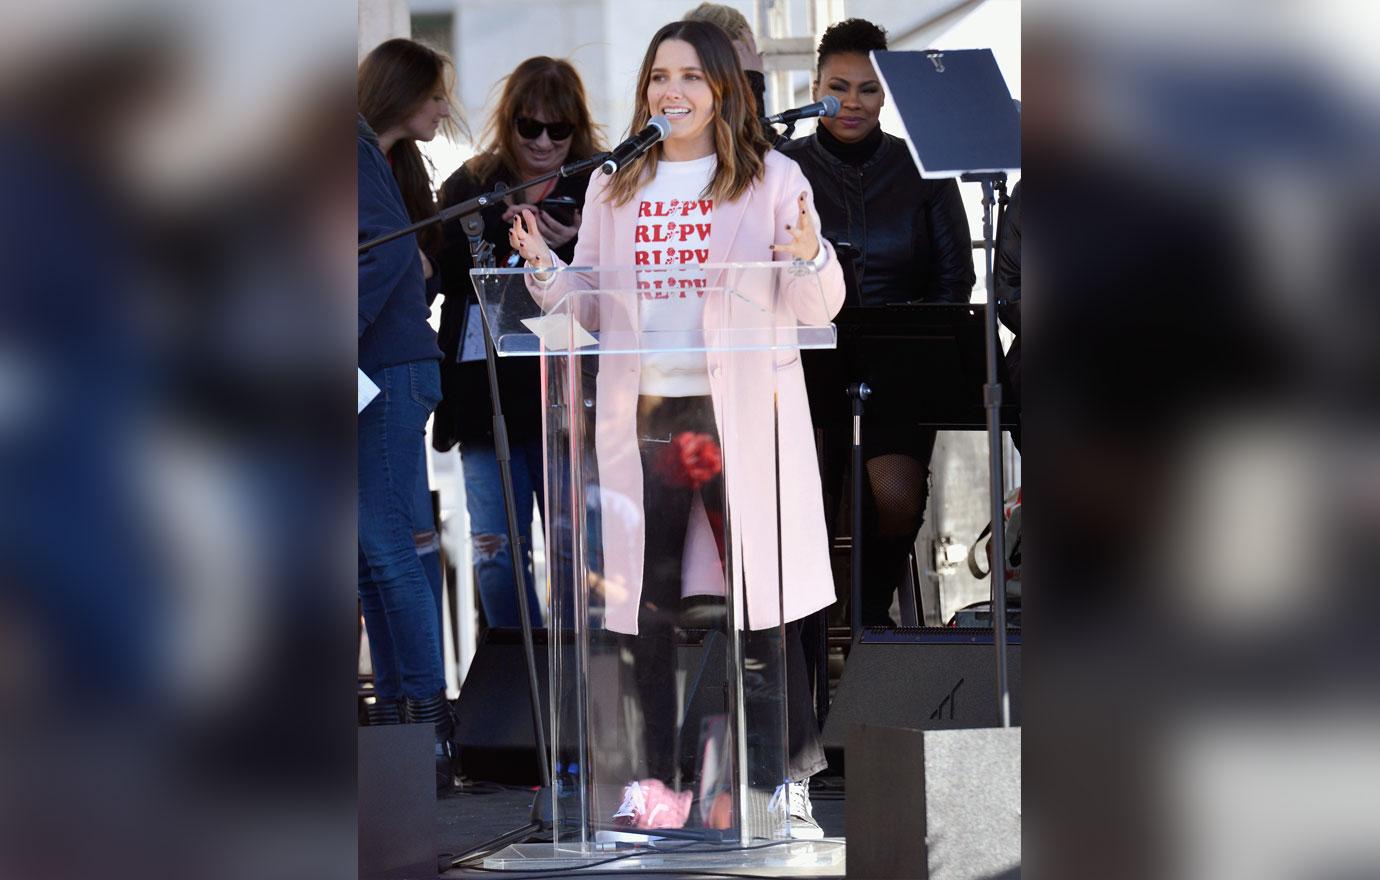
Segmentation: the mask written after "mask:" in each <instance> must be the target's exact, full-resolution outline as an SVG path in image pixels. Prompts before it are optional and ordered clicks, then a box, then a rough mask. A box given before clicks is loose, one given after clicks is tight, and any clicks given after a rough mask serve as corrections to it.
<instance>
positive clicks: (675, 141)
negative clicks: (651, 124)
mask: <svg viewBox="0 0 1380 880" xmlns="http://www.w3.org/2000/svg"><path fill="white" fill-rule="evenodd" d="M647 109H648V110H649V111H650V112H651V115H653V116H656V115H657V114H661V115H664V116H665V117H666V118H667V119H669V120H670V121H671V134H670V136H669V137H667V138H666V140H665V141H664V142H663V143H662V150H663V155H664V156H665V157H666V158H667V159H669V160H670V161H672V162H677V161H685V160H688V159H699V158H703V157H704V156H708V155H709V154H711V153H713V152H714V129H713V123H714V114H715V112H716V111H717V108H716V107H715V104H714V91H713V89H712V88H711V87H710V85H709V80H708V78H707V77H706V76H705V73H704V69H703V68H702V67H701V65H700V56H699V54H698V53H697V52H696V51H695V47H694V46H692V45H690V44H689V43H687V42H685V41H684V40H676V39H668V40H663V41H662V42H661V45H660V46H658V47H657V50H656V57H655V59H654V60H653V61H652V70H651V75H650V77H649V78H648V80H647Z"/></svg>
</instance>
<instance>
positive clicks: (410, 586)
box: [358, 360, 445, 699]
mask: <svg viewBox="0 0 1380 880" xmlns="http://www.w3.org/2000/svg"><path fill="white" fill-rule="evenodd" d="M369 378H370V379H372V380H373V381H374V384H376V385H378V386H379V395H378V397H376V398H375V399H374V401H373V402H372V403H370V404H369V405H368V406H367V407H365V408H364V412H362V413H360V414H359V417H358V433H359V446H358V452H359V467H358V470H359V599H360V605H361V608H362V610H363V612H364V625H365V628H366V629H367V630H368V632H369V651H370V655H371V656H372V658H373V664H374V687H375V691H376V693H377V694H378V696H379V698H380V699H396V698H398V697H400V696H404V697H411V698H413V699H427V698H429V697H434V696H436V694H438V693H439V692H440V691H441V689H442V688H443V687H445V675H444V672H443V670H442V667H441V621H440V618H439V616H438V615H437V613H436V603H435V598H434V596H433V594H432V589H431V584H430V582H429V580H428V578H427V574H426V571H425V569H424V566H423V563H422V559H421V557H420V556H418V555H417V545H416V543H415V542H414V540H413V532H414V524H415V521H416V505H417V497H418V496H417V481H418V480H425V478H426V471H425V469H424V468H422V467H421V465H422V463H423V458H422V456H421V455H420V450H421V449H422V444H423V442H424V438H425V429H426V421H427V418H428V417H429V416H430V415H431V411H432V410H433V409H435V407H436V404H437V403H438V402H439V401H440V399H441V373H440V368H439V366H438V365H437V363H436V361H431V360H427V361H413V362H411V363H406V364H399V365H397V366H393V367H384V368H383V369H381V370H379V371H378V372H377V373H376V374H375V375H372V376H370V377H369Z"/></svg>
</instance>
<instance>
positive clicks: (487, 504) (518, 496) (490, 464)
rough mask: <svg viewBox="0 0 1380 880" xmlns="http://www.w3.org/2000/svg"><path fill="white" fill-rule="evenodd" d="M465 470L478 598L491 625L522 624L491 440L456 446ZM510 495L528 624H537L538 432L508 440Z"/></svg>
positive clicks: (540, 475)
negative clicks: (513, 503)
mask: <svg viewBox="0 0 1380 880" xmlns="http://www.w3.org/2000/svg"><path fill="white" fill-rule="evenodd" d="M460 462H461V464H462V465H463V466H464V470H465V506H466V508H467V509H468V510H469V514H470V546H471V548H472V549H473V553H474V570H475V575H476V577H477V578H478V579H479V601H480V602H481V603H482V604H483V606H484V619H485V620H486V621H487V622H488V624H489V626H521V625H522V617H521V615H520V614H519V613H518V602H517V590H516V589H515V588H514V586H513V557H512V553H511V552H510V548H509V546H508V519H507V512H506V510H507V509H506V508H505V506H504V504H503V483H502V480H501V478H500V474H499V469H498V458H497V456H496V455H495V453H494V447H493V443H492V442H491V441H478V442H471V441H466V442H465V443H463V444H462V445H461V447H460ZM512 469H513V497H514V499H515V500H516V501H517V522H518V535H519V539H520V540H521V541H522V545H523V546H522V554H523V555H522V561H523V565H524V566H525V572H524V574H525V575H526V579H527V610H528V618H529V619H530V620H531V621H532V626H541V607H540V606H539V605H538V604H537V591H536V584H535V583H533V580H532V503H533V499H534V498H535V499H536V503H537V504H538V505H541V504H542V450H541V438H537V439H535V440H529V441H527V442H525V443H514V444H512Z"/></svg>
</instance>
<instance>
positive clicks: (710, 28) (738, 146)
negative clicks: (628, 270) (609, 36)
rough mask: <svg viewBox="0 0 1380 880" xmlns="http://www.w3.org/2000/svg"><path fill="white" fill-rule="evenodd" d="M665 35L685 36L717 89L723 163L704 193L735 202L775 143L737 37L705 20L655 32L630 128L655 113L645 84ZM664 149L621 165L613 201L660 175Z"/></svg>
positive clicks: (624, 199)
mask: <svg viewBox="0 0 1380 880" xmlns="http://www.w3.org/2000/svg"><path fill="white" fill-rule="evenodd" d="M667 40H684V41H685V42H687V43H689V44H690V45H691V46H693V47H694V49H695V54H697V55H699V57H700V66H701V67H702V68H703V69H704V75H705V79H706V80H707V81H708V82H709V88H710V90H711V91H712V92H713V95H714V106H715V109H716V111H717V112H716V113H715V115H714V122H713V126H714V153H715V154H716V155H717V156H718V158H719V166H718V168H717V169H715V171H714V179H713V180H711V181H710V182H709V189H708V191H707V193H706V194H707V195H709V196H711V197H713V198H714V199H716V200H718V201H721V202H726V201H727V202H731V201H733V200H734V199H736V198H738V196H740V195H742V194H743V193H745V192H747V189H748V187H749V186H751V185H752V182H753V181H754V180H756V179H757V178H759V177H761V176H762V169H763V168H765V167H766V163H765V162H764V161H763V159H762V157H763V156H765V155H766V154H767V150H769V149H771V144H770V143H768V141H767V138H766V135H764V134H763V133H762V126H761V124H760V123H759V122H758V121H757V103H756V100H755V99H754V98H753V97H752V88H751V87H750V86H749V85H748V81H747V77H746V76H745V75H744V74H743V68H742V66H741V65H740V64H739V63H738V53H737V52H735V51H734V50H733V43H732V41H730V40H729V38H728V34H726V33H724V30H723V28H721V27H719V26H718V25H715V24H710V23H709V22H706V21H673V22H671V23H670V24H668V25H666V26H665V27H663V28H662V29H661V30H659V31H657V32H656V34H655V35H654V36H653V37H652V42H651V45H649V46H648V47H647V54H646V55H645V56H644V57H643V59H642V69H641V70H640V71H639V72H638V74H637V95H636V97H635V98H634V106H633V119H632V127H631V128H630V131H641V130H642V128H643V127H644V126H645V125H646V124H647V121H648V120H649V119H651V118H652V114H651V110H650V108H649V107H648V106H647V84H648V83H649V82H650V81H651V78H652V65H653V64H654V63H655V62H656V50H657V49H659V48H660V47H661V44H662V43H664V42H665V41H667ZM661 149H662V148H661V145H660V144H657V145H656V146H655V147H653V148H652V149H650V150H648V151H647V152H645V153H643V154H642V155H641V156H640V157H638V158H637V159H634V160H633V161H631V162H629V163H627V164H626V165H624V166H623V167H622V168H620V169H618V171H617V172H616V173H615V174H614V175H613V179H612V180H611V181H610V183H609V190H608V192H609V197H610V199H612V201H613V204H615V205H626V204H627V203H628V202H629V201H631V200H632V197H633V196H634V195H636V193H637V190H638V188H639V187H640V186H642V184H643V183H644V182H645V181H647V180H650V179H651V178H652V177H653V176H655V175H656V164H657V162H658V161H659V159H660V158H661Z"/></svg>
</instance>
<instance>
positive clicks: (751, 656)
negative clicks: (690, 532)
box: [627, 397, 825, 785]
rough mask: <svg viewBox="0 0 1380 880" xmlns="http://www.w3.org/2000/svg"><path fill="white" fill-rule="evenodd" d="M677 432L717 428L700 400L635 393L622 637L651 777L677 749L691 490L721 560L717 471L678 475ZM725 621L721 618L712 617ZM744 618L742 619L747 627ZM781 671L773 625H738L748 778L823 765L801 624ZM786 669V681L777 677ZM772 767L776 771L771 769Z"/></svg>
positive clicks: (706, 401) (788, 639)
mask: <svg viewBox="0 0 1380 880" xmlns="http://www.w3.org/2000/svg"><path fill="white" fill-rule="evenodd" d="M684 432H691V433H692V434H699V435H706V436H707V437H709V438H711V439H712V440H713V443H714V444H715V445H716V446H717V445H718V442H719V432H718V427H717V425H716V424H715V422H714V410H713V406H712V403H711V400H710V398H708V397H664V398H661V397H643V398H641V399H640V400H639V405H638V411H637V436H638V444H639V447H640V452H641V455H642V485H643V503H644V526H645V527H644V532H645V536H646V538H645V552H644V567H643V575H642V604H641V607H640V608H639V610H638V619H637V624H638V635H637V636H635V637H628V638H627V647H628V648H629V650H630V652H631V654H632V656H633V661H634V665H635V672H634V675H635V679H636V682H637V691H638V696H639V698H640V700H641V706H642V715H643V725H644V726H643V730H644V737H645V746H646V752H647V760H648V768H647V769H648V773H647V775H648V776H649V777H653V778H657V779H661V780H662V781H663V782H667V783H670V782H672V781H673V779H674V776H675V770H676V763H677V760H678V756H677V755H676V750H675V742H676V715H677V711H676V709H677V707H676V687H675V684H676V682H675V670H676V665H675V630H676V626H677V623H678V621H679V619H680V613H681V609H682V600H681V559H682V556H683V555H684V551H685V535H686V529H687V526H688V525H689V521H690V507H691V504H692V502H693V501H694V493H695V492H696V491H698V492H699V493H700V497H701V498H702V500H703V503H704V508H705V513H706V514H707V515H708V517H709V520H710V523H711V525H712V526H713V527H714V533H715V538H716V539H717V542H718V545H719V561H720V563H722V562H723V559H724V543H723V541H724V530H723V527H722V525H723V517H724V483H723V474H722V473H718V474H717V475H715V476H713V477H712V478H710V479H708V480H707V481H706V482H704V483H703V484H701V485H700V486H699V487H698V489H696V488H694V487H693V486H692V485H689V484H687V483H686V482H685V480H684V474H683V472H682V470H681V469H680V468H679V467H678V466H677V462H678V460H679V456H678V453H677V452H676V451H675V450H676V449H677V448H678V447H676V445H675V440H676V438H677V437H678V436H679V435H681V434H683V433H684ZM717 620H718V621H719V626H721V627H722V626H723V620H724V618H723V615H722V614H720V615H718V616H717ZM751 623H752V622H751V621H750V620H749V621H746V624H747V626H748V627H750V626H751ZM785 630H786V632H785V660H786V662H785V669H784V670H783V669H781V663H780V662H779V657H780V654H781V646H780V645H779V644H778V642H777V636H778V634H779V632H780V631H779V630H777V629H776V628H771V629H766V630H760V631H753V630H751V629H750V628H749V629H744V631H743V636H744V638H745V646H744V652H745V654H746V657H747V664H746V667H747V668H746V669H745V670H744V690H745V692H746V698H747V699H746V704H747V706H746V708H747V727H748V748H749V754H750V755H751V756H752V763H753V770H754V772H753V773H752V775H751V777H750V781H751V783H752V784H754V785H773V784H776V783H779V782H781V779H779V778H778V777H777V776H776V775H775V774H776V773H779V772H780V771H779V768H780V767H782V766H785V767H786V770H787V773H788V775H789V776H790V778H791V779H792V780H795V781H801V780H804V779H808V778H809V777H810V776H812V775H814V774H815V773H818V772H819V771H820V770H822V769H823V768H824V766H825V761H824V750H823V748H822V746H821V745H820V742H819V731H818V723H817V721H816V719H815V713H814V706H813V703H812V702H811V698H810V689H809V677H808V673H807V670H806V666H805V654H804V650H803V648H802V645H801V639H800V624H799V622H791V623H788V624H787V625H786V628H785ZM783 672H784V681H782V678H783ZM782 694H784V695H785V703H786V704H785V710H786V711H785V715H786V742H785V751H786V754H784V755H783V754H781V746H782V743H781V733H780V731H779V730H777V729H775V726H776V725H777V724H778V723H779V718H780V710H781V706H780V704H779V700H780V698H781V695H782ZM774 768H775V769H774Z"/></svg>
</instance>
